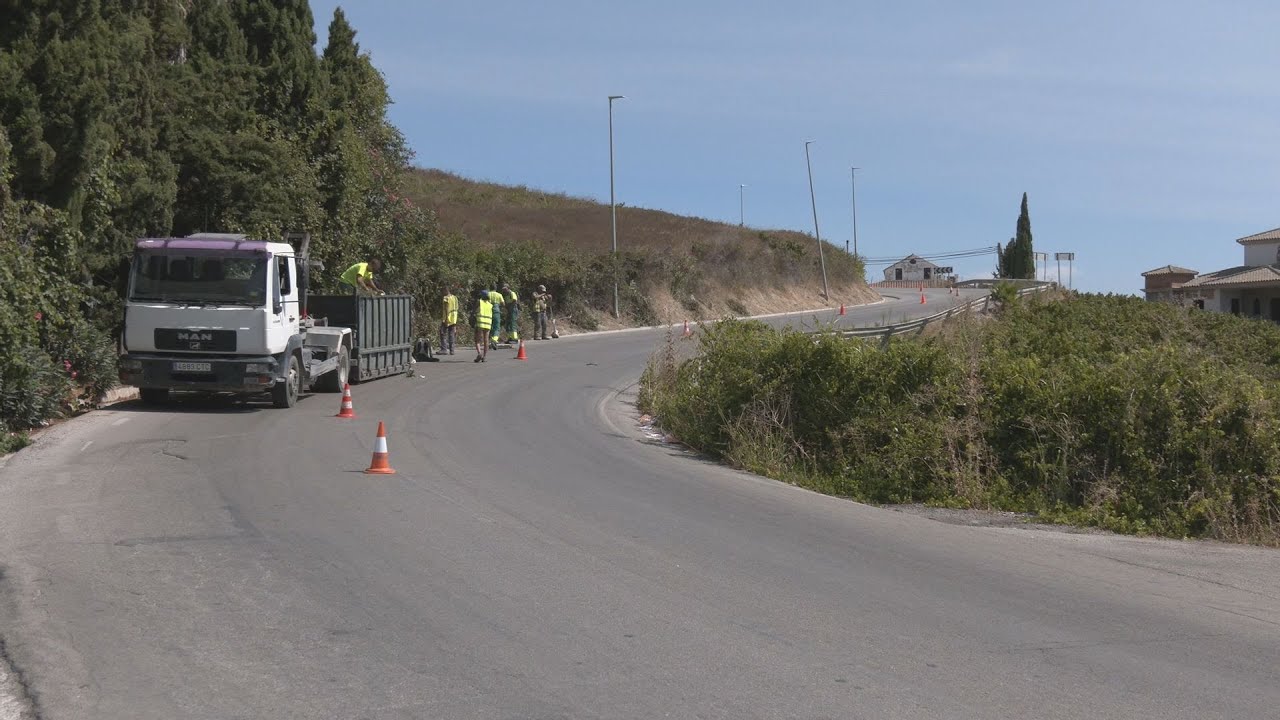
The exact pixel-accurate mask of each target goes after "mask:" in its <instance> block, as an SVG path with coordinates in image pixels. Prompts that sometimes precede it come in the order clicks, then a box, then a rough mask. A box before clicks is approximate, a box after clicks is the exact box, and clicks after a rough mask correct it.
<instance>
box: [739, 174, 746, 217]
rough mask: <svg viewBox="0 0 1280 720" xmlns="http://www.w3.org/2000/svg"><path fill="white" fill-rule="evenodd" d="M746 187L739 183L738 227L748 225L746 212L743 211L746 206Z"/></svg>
mask: <svg viewBox="0 0 1280 720" xmlns="http://www.w3.org/2000/svg"><path fill="white" fill-rule="evenodd" d="M745 187H746V185H742V184H739V185H738V227H746V214H745V213H744V212H743V208H744V207H745V206H744V205H743V202H742V189H743V188H745Z"/></svg>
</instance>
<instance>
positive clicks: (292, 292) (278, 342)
mask: <svg viewBox="0 0 1280 720" xmlns="http://www.w3.org/2000/svg"><path fill="white" fill-rule="evenodd" d="M273 263H274V267H273V272H271V274H270V275H271V286H272V287H271V308H270V310H271V316H270V317H271V320H270V322H269V325H268V330H267V332H268V336H269V337H268V344H269V345H270V346H271V348H272V350H273V351H274V352H279V351H280V350H283V349H284V348H285V346H286V345H288V343H289V338H291V337H293V336H294V335H297V334H298V330H299V327H300V326H301V320H302V318H301V317H300V315H301V313H300V306H299V303H298V276H297V266H296V265H295V263H294V259H293V257H292V256H290V255H276V256H275V257H274V258H273Z"/></svg>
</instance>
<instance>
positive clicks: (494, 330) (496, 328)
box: [488, 283, 502, 350]
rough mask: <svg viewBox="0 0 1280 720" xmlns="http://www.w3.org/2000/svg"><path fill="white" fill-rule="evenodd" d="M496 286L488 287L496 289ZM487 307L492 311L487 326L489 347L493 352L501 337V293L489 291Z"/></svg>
mask: <svg viewBox="0 0 1280 720" xmlns="http://www.w3.org/2000/svg"><path fill="white" fill-rule="evenodd" d="M496 286H497V284H496V283H495V284H494V285H491V286H490V287H496ZM488 293H489V307H490V308H492V310H493V317H492V318H491V323H492V324H491V325H490V326H489V345H490V346H491V347H493V349H494V350H497V349H498V341H499V339H500V338H501V336H502V293H500V292H498V291H497V290H489V291H488Z"/></svg>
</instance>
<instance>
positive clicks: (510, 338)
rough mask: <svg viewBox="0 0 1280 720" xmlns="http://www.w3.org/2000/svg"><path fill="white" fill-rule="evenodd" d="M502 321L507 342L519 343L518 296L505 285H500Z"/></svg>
mask: <svg viewBox="0 0 1280 720" xmlns="http://www.w3.org/2000/svg"><path fill="white" fill-rule="evenodd" d="M502 303H503V309H504V314H503V319H504V320H506V323H505V327H506V329H507V342H509V343H517V344H518V343H519V342H520V296H519V295H516V291H515V290H512V289H511V286H510V285H508V284H507V283H502Z"/></svg>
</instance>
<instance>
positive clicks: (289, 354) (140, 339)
mask: <svg viewBox="0 0 1280 720" xmlns="http://www.w3.org/2000/svg"><path fill="white" fill-rule="evenodd" d="M306 245H307V240H306V239H305V238H304V239H303V242H302V247H301V248H298V249H295V248H294V247H293V246H292V245H290V244H289V243H281V242H267V241H262V240H253V239H250V238H248V237H246V236H244V235H235V234H222V233H201V234H197V235H191V236H188V237H185V238H149V239H142V240H138V241H137V242H136V244H135V248H134V257H133V265H132V269H131V271H130V274H129V292H128V296H127V298H126V301H125V316H124V345H125V351H126V354H125V355H124V357H122V358H121V360H120V381H121V382H122V383H125V384H129V385H134V386H137V387H138V388H139V389H140V391H141V393H142V399H143V401H144V402H162V401H164V400H165V399H167V397H168V394H169V391H170V390H188V391H200V392H218V393H236V394H257V393H264V392H269V393H270V394H271V397H272V401H273V402H274V404H275V405H276V406H277V407H292V406H293V405H294V403H296V402H297V398H298V395H299V394H300V393H301V392H302V391H303V389H304V388H306V387H309V386H312V385H315V386H318V387H319V388H320V389H323V390H327V391H333V392H340V391H341V390H342V386H343V384H345V383H346V381H347V373H348V367H349V362H350V356H351V348H352V336H351V330H350V329H349V328H342V327H325V326H317V325H315V324H314V323H313V322H311V321H310V320H308V319H306V318H305V298H306V274H305V272H303V273H301V274H300V272H299V270H300V269H301V270H305V264H304V262H300V257H301V258H303V259H304V260H305V256H306Z"/></svg>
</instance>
